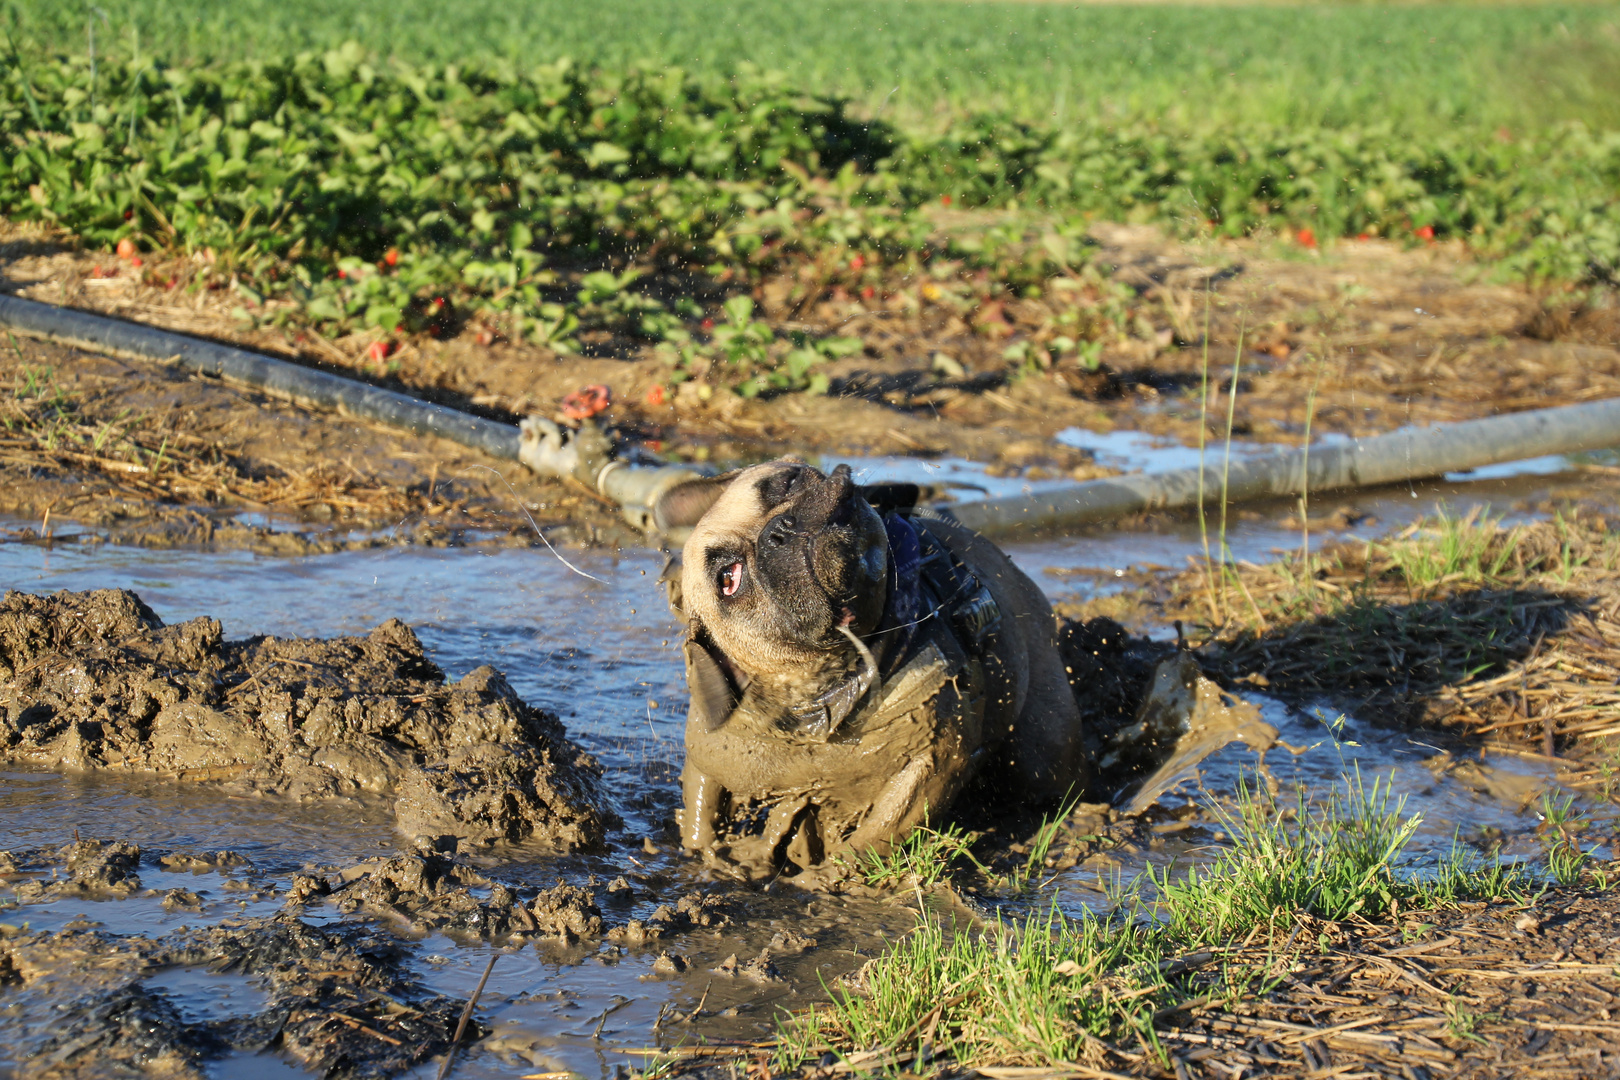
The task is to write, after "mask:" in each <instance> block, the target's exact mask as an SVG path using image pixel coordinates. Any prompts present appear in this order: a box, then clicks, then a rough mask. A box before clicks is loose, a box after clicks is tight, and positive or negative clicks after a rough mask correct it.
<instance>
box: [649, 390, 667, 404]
mask: <svg viewBox="0 0 1620 1080" xmlns="http://www.w3.org/2000/svg"><path fill="white" fill-rule="evenodd" d="M663 403H664V388H663V387H662V386H655V387H653V388H652V389H651V390H649V391H647V404H649V405H651V406H653V408H657V407H658V406H660V405H662V404H663Z"/></svg>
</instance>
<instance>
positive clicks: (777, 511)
mask: <svg viewBox="0 0 1620 1080" xmlns="http://www.w3.org/2000/svg"><path fill="white" fill-rule="evenodd" d="M659 514H660V517H661V519H662V520H663V521H664V522H665V523H666V524H667V525H678V524H681V523H682V522H683V521H684V522H686V523H695V524H694V525H693V528H692V533H691V537H690V539H688V540H687V542H686V544H685V546H684V549H683V551H682V557H681V560H680V561H679V563H672V565H671V569H670V570H669V571H666V573H665V581H666V584H667V585H668V587H669V591H670V603H671V607H672V608H673V609H674V610H675V611H676V613H677V617H679V618H682V619H684V620H685V621H686V622H687V624H688V628H689V632H688V635H687V640H686V642H685V646H684V647H685V654H686V676H687V684H688V687H689V689H690V691H691V709H690V712H689V714H688V717H687V725H686V765H685V770H684V772H683V775H682V784H683V788H684V796H685V807H684V810H683V811H682V812H681V814H680V826H681V840H682V843H683V845H684V846H685V847H687V848H688V849H691V850H694V851H697V852H701V853H703V854H704V855H705V857H707V858H710V859H712V860H715V861H717V862H720V863H723V864H726V865H728V866H730V867H732V868H735V869H738V870H740V871H741V872H743V873H744V874H746V875H748V876H751V877H765V876H771V875H775V874H779V873H784V872H785V873H787V874H798V875H800V878H799V880H800V881H801V882H803V883H807V884H808V883H813V882H815V881H818V880H826V879H827V878H829V877H836V876H837V875H838V873H839V872H840V871H839V866H840V865H841V863H840V860H838V856H840V855H844V854H848V853H851V852H860V851H875V852H878V853H883V852H886V851H888V850H889V849H890V847H891V846H892V845H894V844H896V843H898V842H899V841H900V840H901V839H903V838H904V837H905V835H906V834H907V833H909V832H910V831H911V830H912V829H913V828H914V827H915V826H917V825H919V824H921V823H922V822H924V821H925V820H926V819H927V817H928V816H929V815H933V816H934V818H935V819H936V820H937V819H938V818H939V816H940V815H941V814H942V813H943V812H944V811H945V809H946V808H947V807H948V806H949V805H950V804H951V802H952V800H953V799H954V798H955V797H956V796H957V795H958V793H960V792H961V790H962V789H963V787H964V786H965V785H966V784H967V783H968V782H969V781H970V780H971V779H973V778H974V777H975V776H976V775H983V776H986V777H987V779H989V780H990V782H991V784H992V789H993V790H999V791H1002V792H1005V793H1008V794H1010V795H1012V796H1013V797H1014V798H1016V799H1029V800H1045V799H1052V798H1058V797H1061V796H1062V795H1063V794H1064V793H1065V792H1066V791H1067V790H1069V789H1071V788H1073V789H1075V790H1079V789H1080V788H1082V787H1084V785H1085V782H1086V779H1087V760H1086V754H1085V751H1084V749H1083V746H1082V738H1081V721H1080V716H1079V712H1078V710H1077V708H1076V705H1075V700H1074V696H1073V694H1072V693H1071V691H1070V689H1069V683H1068V680H1067V678H1066V677H1065V673H1064V666H1063V662H1062V660H1061V659H1060V657H1059V655H1058V651H1057V648H1056V645H1055V643H1054V640H1053V639H1054V620H1053V616H1052V609H1051V607H1050V605H1049V604H1048V603H1047V601H1046V598H1045V597H1044V596H1042V594H1041V592H1040V590H1039V589H1038V588H1037V587H1036V586H1035V584H1034V583H1033V582H1032V581H1030V580H1029V578H1027V577H1026V576H1025V575H1024V574H1023V573H1022V572H1021V571H1019V570H1018V569H1017V568H1016V567H1015V566H1013V564H1012V562H1011V560H1009V559H1008V558H1007V556H1006V555H1005V554H1003V553H1002V552H1001V551H1000V550H999V549H998V548H996V547H995V545H993V544H991V543H990V542H989V541H987V540H985V539H984V538H983V537H980V536H979V535H977V534H976V533H973V532H970V531H969V530H967V529H964V528H962V527H961V526H958V525H955V524H953V523H951V522H949V521H946V520H941V519H939V518H937V517H924V516H923V515H921V514H914V513H904V512H891V513H888V514H887V515H880V514H879V513H878V511H877V510H876V509H875V508H874V507H873V505H872V504H871V503H870V502H869V501H868V500H867V498H866V497H865V496H864V495H863V491H862V489H861V488H859V487H857V486H856V484H855V483H854V481H853V479H852V478H851V475H850V470H849V467H848V466H847V465H840V466H838V467H837V468H836V469H834V470H833V471H832V472H831V473H830V474H826V475H824V474H822V473H821V472H819V471H817V470H816V469H813V468H811V467H809V466H807V465H804V464H801V463H798V462H794V461H791V460H784V461H777V462H772V463H769V464H765V465H757V466H754V467H752V468H748V469H744V470H742V471H740V472H736V473H732V474H728V475H726V476H721V477H716V478H714V479H713V480H705V481H701V482H696V483H691V484H687V485H683V486H682V487H680V488H677V489H675V490H673V491H672V492H670V493H669V494H668V495H667V496H666V497H665V499H664V500H663V501H662V502H661V504H660V507H659Z"/></svg>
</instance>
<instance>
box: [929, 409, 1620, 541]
mask: <svg viewBox="0 0 1620 1080" xmlns="http://www.w3.org/2000/svg"><path fill="white" fill-rule="evenodd" d="M1613 446H1620V398H1611V399H1609V400H1606V401H1594V402H1590V403H1587V404H1583V405H1565V406H1560V407H1558V408H1552V409H1535V410H1533V411H1530V412H1521V413H1511V414H1509V415H1506V416H1492V417H1487V418H1486V419H1483V420H1465V421H1462V422H1460V423H1455V424H1435V425H1434V426H1432V427H1426V428H1401V429H1399V430H1397V431H1391V432H1389V433H1387V434H1384V435H1374V436H1372V437H1370V438H1366V439H1352V440H1350V441H1349V442H1346V443H1343V444H1337V445H1332V446H1314V447H1311V449H1310V450H1309V452H1308V454H1307V452H1306V451H1305V450H1303V449H1300V450H1285V451H1274V452H1272V453H1269V454H1264V455H1260V456H1257V457H1252V458H1249V459H1247V460H1245V461H1243V462H1236V461H1234V462H1233V463H1232V468H1231V474H1230V477H1229V479H1228V481H1227V484H1226V492H1225V497H1226V498H1227V499H1228V500H1230V501H1232V502H1238V501H1242V500H1245V499H1263V498H1275V497H1280V496H1288V495H1299V494H1302V493H1304V492H1306V491H1328V490H1332V489H1335V488H1354V487H1373V486H1375V485H1378V484H1391V483H1397V482H1399V481H1403V480H1416V479H1420V478H1422V477H1429V476H1440V475H1443V474H1445V473H1449V472H1462V471H1465V470H1467V469H1477V468H1480V467H1481V466H1484V465H1495V464H1499V463H1501V462H1504V461H1522V460H1524V459H1525V458H1534V457H1545V456H1549V455H1553V454H1574V453H1579V452H1581V451H1585V450H1603V449H1607V448H1609V447H1613ZM1220 468H1221V456H1220V451H1216V452H1214V453H1211V454H1210V456H1209V461H1208V462H1207V463H1206V465H1205V467H1204V496H1205V501H1206V502H1215V501H1217V500H1219V499H1220V498H1221V496H1222V492H1221V484H1220ZM1307 468H1308V470H1309V475H1308V476H1307V475H1306V470H1307ZM1198 473H1199V470H1198V469H1197V468H1190V469H1175V470H1172V471H1169V472H1163V473H1154V474H1151V475H1140V474H1138V475H1131V476H1117V477H1110V478H1108V479H1105V480H1091V481H1088V482H1086V483H1084V484H1076V485H1074V486H1073V487H1066V488H1059V489H1056V490H1053V491H1045V492H1041V493H1040V494H1035V495H1015V496H1007V497H1003V498H999V499H985V500H983V501H979V502H969V503H959V504H957V505H955V506H951V507H949V508H948V510H947V512H948V513H949V514H950V515H952V516H953V517H955V519H956V520H957V521H959V522H961V523H962V524H963V525H966V526H967V527H968V528H970V529H974V530H977V531H978V532H981V533H985V534H987V535H991V536H998V535H999V536H1005V535H1007V534H1009V533H1023V532H1031V533H1033V532H1055V531H1061V530H1064V529H1072V528H1074V527H1076V526H1080V525H1086V524H1090V523H1093V522H1098V521H1106V520H1109V519H1112V518H1119V517H1124V516H1125V515H1127V514H1134V513H1138V512H1140V511H1143V510H1167V509H1174V508H1177V507H1184V506H1196V505H1197V504H1198V493H1199V483H1198ZM1212 481H1213V482H1212ZM1307 481H1308V484H1307Z"/></svg>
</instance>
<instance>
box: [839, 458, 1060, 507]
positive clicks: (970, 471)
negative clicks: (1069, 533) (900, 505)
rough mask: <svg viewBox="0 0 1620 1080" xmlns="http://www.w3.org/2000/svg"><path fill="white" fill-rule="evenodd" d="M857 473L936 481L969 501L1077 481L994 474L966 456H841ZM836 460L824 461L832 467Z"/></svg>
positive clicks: (950, 495)
mask: <svg viewBox="0 0 1620 1080" xmlns="http://www.w3.org/2000/svg"><path fill="white" fill-rule="evenodd" d="M837 461H839V462H846V463H848V465H849V467H850V471H851V472H853V473H854V475H855V481H856V483H860V484H870V483H876V482H878V481H883V480H887V481H891V482H895V483H909V484H932V485H934V486H935V487H939V488H944V489H945V491H944V494H945V496H946V498H947V499H948V500H950V501H955V502H968V501H971V500H976V499H998V498H1001V497H1002V496H1006V495H1029V494H1031V493H1033V492H1037V491H1051V490H1053V489H1055V488H1063V487H1069V486H1071V485H1072V484H1073V483H1074V481H1073V480H1071V479H1069V478H1068V477H1066V476H1060V477H1057V478H1055V479H1049V480H1029V479H1026V478H1024V477H1022V476H991V475H990V474H989V473H987V472H986V471H985V466H984V463H983V462H982V461H967V460H965V459H963V458H953V457H940V458H916V457H898V456H896V457H864V458H863V457H840V458H838V459H837ZM833 463H834V462H833V459H831V458H829V459H827V461H826V462H824V464H826V465H828V467H829V468H830V467H831V465H832V464H833Z"/></svg>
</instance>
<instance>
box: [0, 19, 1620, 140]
mask: <svg viewBox="0 0 1620 1080" xmlns="http://www.w3.org/2000/svg"><path fill="white" fill-rule="evenodd" d="M95 8H96V9H97V10H99V11H102V12H104V13H105V19H102V18H100V17H97V19H96V24H97V33H98V34H99V35H100V36H101V38H102V39H103V42H104V45H103V47H104V48H107V49H108V50H109V51H113V52H117V51H120V50H121V51H123V52H125V53H127V52H128V51H129V49H130V48H131V47H132V46H133V44H134V41H135V36H136V35H137V34H138V35H139V40H140V42H141V45H142V47H143V48H145V49H147V50H149V51H156V52H157V53H159V54H161V55H164V56H167V57H169V58H171V59H174V60H181V59H247V58H254V57H268V56H277V55H282V54H285V53H290V52H298V51H300V50H306V49H315V50H324V49H327V48H330V47H332V46H335V45H338V44H341V43H342V42H344V41H345V40H349V39H354V40H357V41H359V42H360V43H361V44H362V45H363V46H364V47H365V48H366V49H367V50H368V51H369V52H371V53H373V54H375V55H377V56H381V57H398V58H401V59H405V60H407V61H412V62H417V61H424V60H432V61H438V62H441V63H442V62H455V61H464V60H467V59H469V58H473V57H484V56H489V55H496V56H504V57H509V58H511V59H513V60H516V61H518V62H520V63H530V62H541V61H550V60H554V59H556V58H558V57H562V56H568V57H572V58H573V59H575V60H576V61H579V62H581V63H587V64H601V65H604V66H607V67H613V68H622V67H624V66H626V65H631V64H645V65H648V66H652V67H664V66H668V65H678V66H681V67H683V68H686V69H687V70H691V71H696V72H721V73H729V72H731V71H733V70H735V69H736V68H737V67H738V65H740V64H748V63H751V64H755V65H757V66H759V67H761V68H764V69H767V70H772V71H780V72H782V73H783V74H784V75H785V76H786V77H787V79H788V81H789V82H790V83H792V84H793V85H795V86H798V87H802V88H804V89H807V90H812V91H817V92H835V93H839V94H844V95H848V96H850V97H852V98H854V99H856V100H858V101H859V102H861V103H863V104H864V105H867V106H868V107H870V108H871V109H873V110H876V109H877V108H879V107H881V106H882V104H883V102H884V101H885V100H887V101H888V111H889V113H890V114H895V115H900V116H903V117H906V118H907V119H921V118H923V117H924V116H926V115H927V114H930V113H932V112H933V111H934V110H935V109H936V108H937V107H938V106H940V105H941V104H948V105H949V106H950V107H952V108H953V109H954V110H956V111H974V112H977V111H984V110H986V109H1002V108H1007V109H1011V110H1013V111H1015V112H1017V113H1018V114H1019V115H1020V116H1022V117H1023V118H1025V119H1031V120H1041V121H1044V122H1054V121H1055V122H1057V123H1060V124H1061V123H1062V122H1064V121H1065V120H1070V119H1074V118H1077V117H1085V116H1093V117H1105V118H1106V117H1142V116H1153V117H1160V116H1163V117H1167V118H1169V119H1171V120H1175V121H1181V122H1196V121H1205V120H1209V119H1215V118H1219V119H1236V120H1266V121H1287V122H1295V123H1311V122H1327V123H1335V124H1338V123H1365V122H1367V121H1369V120H1375V119H1394V120H1398V121H1402V122H1404V123H1408V124H1411V125H1414V126H1418V127H1423V128H1433V127H1440V126H1446V125H1450V124H1453V123H1455V122H1457V121H1459V120H1461V121H1473V122H1478V123H1483V124H1491V125H1497V124H1507V125H1519V124H1525V123H1533V122H1543V121H1547V120H1554V119H1568V118H1579V119H1584V120H1587V121H1588V122H1592V123H1596V124H1600V125H1602V126H1620V5H1616V4H1612V3H1608V4H1545V5H1527V6H1520V5H1510V6H1495V5H1476V4H1446V5H1432V6H1427V5H1426V6H1408V5H1400V6H1385V5H1372V4H1352V5H1346V6H1340V5H1306V6H1286V7H1284V6H1261V7H1239V6H1213V7H1212V6H1185V7H1184V6H1141V5H1120V6H1116V5H1089V4H1063V3H1016V2H1014V3H968V2H951V0H808V2H804V3H797V4H781V3H772V2H766V0H701V2H698V0H599V2H595V3H589V4H582V3H576V2H571V0H458V2H456V3H453V4H445V3H441V2H429V0H347V2H339V3H320V2H315V0H231V2H229V3H226V2H221V0H210V2H202V0H98V3H97V4H96V5H95ZM14 10H15V12H16V13H17V14H16V19H17V22H18V24H19V28H20V32H21V34H22V35H23V36H25V37H27V38H29V39H32V40H35V41H38V42H41V43H43V44H47V45H49V46H50V47H52V48H55V49H59V50H64V51H74V52H80V53H82V52H83V51H84V50H85V47H86V42H87V29H88V27H87V23H88V22H89V10H88V9H87V7H86V6H85V5H80V4H71V3H63V2H60V0H14ZM891 92H892V95H893V96H892V98H891V97H890V94H891Z"/></svg>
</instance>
